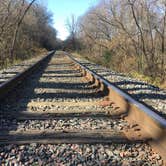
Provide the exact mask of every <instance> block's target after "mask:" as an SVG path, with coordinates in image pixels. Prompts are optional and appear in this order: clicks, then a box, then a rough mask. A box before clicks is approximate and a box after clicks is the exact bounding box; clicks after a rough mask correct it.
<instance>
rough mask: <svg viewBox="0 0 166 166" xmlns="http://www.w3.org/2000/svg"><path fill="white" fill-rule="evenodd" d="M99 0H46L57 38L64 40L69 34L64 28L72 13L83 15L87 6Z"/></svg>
mask: <svg viewBox="0 0 166 166" xmlns="http://www.w3.org/2000/svg"><path fill="white" fill-rule="evenodd" d="M98 1H99V0H47V6H48V10H50V11H51V12H52V13H53V15H54V27H55V28H56V29H57V31H58V38H60V39H62V40H64V39H65V38H66V37H67V36H68V35H69V34H68V31H67V29H66V26H65V24H66V20H67V18H70V16H71V15H72V14H73V15H75V16H76V17H79V16H81V15H83V14H84V13H85V12H86V11H87V10H88V8H89V7H91V6H94V5H96V4H97V3H98Z"/></svg>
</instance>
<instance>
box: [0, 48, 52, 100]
mask: <svg viewBox="0 0 166 166" xmlns="http://www.w3.org/2000/svg"><path fill="white" fill-rule="evenodd" d="M54 53H55V51H50V52H48V54H47V55H46V56H44V57H43V58H41V59H40V60H39V61H37V62H36V63H34V64H33V65H31V66H30V67H28V68H27V69H25V70H24V71H22V72H20V73H18V74H16V75H15V76H14V77H12V78H10V79H9V80H8V81H5V82H4V83H2V84H0V99H2V98H4V97H5V95H6V94H8V92H9V91H10V90H12V89H13V88H14V87H15V86H17V85H18V84H19V83H20V82H21V81H22V80H23V79H24V78H25V77H26V75H27V74H28V73H30V72H32V71H33V70H34V68H35V67H37V66H38V65H39V64H41V63H42V62H43V61H44V60H45V59H47V58H48V57H50V56H51V55H53V54H54Z"/></svg>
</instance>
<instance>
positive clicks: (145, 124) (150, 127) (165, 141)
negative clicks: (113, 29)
mask: <svg viewBox="0 0 166 166" xmlns="http://www.w3.org/2000/svg"><path fill="white" fill-rule="evenodd" d="M65 55H66V56H68V57H69V58H70V59H71V60H72V61H73V62H74V63H75V64H76V65H77V66H78V68H79V69H81V70H82V72H83V73H84V75H85V76H86V75H87V77H88V78H93V80H94V79H95V80H97V81H98V82H100V84H102V85H103V86H104V87H106V88H107V91H108V97H109V100H110V101H113V102H114V103H115V104H116V105H117V106H120V107H119V108H121V110H122V111H121V112H122V113H125V115H126V117H125V118H126V120H127V121H128V122H129V123H133V122H136V123H137V124H139V125H140V126H141V130H142V135H145V136H146V135H149V136H150V137H151V138H152V141H150V142H149V143H150V144H151V145H152V146H153V148H154V149H155V150H156V151H157V152H159V154H160V155H161V156H162V157H163V160H164V163H166V155H165V154H166V120H165V119H164V118H163V117H162V116H160V115H159V114H157V113H156V112H154V111H153V110H152V109H150V108H149V107H148V106H146V105H144V104H143V103H141V102H139V101H137V100H136V99H134V98H133V97H132V96H131V95H130V94H128V93H127V92H124V91H123V90H121V89H120V88H118V87H117V86H116V85H114V84H113V83H111V82H109V81H108V80H106V79H105V78H103V77H102V76H100V75H99V74H97V73H95V72H94V71H92V70H91V69H89V68H88V67H87V66H85V65H83V64H82V63H80V62H79V61H78V60H76V59H75V58H73V57H72V55H71V54H68V53H65ZM89 75H90V76H91V77H89Z"/></svg>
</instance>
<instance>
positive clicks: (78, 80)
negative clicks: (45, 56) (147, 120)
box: [0, 55, 163, 166]
mask: <svg viewBox="0 0 166 166" xmlns="http://www.w3.org/2000/svg"><path fill="white" fill-rule="evenodd" d="M71 67H72V65H71V64H70V63H69V60H67V59H66V58H64V56H62V55H55V56H54V57H53V58H52V60H51V61H50V62H49V65H48V67H47V68H46V69H44V70H43V71H41V72H39V73H37V74H34V75H32V76H31V77H30V78H29V80H27V81H26V83H25V84H24V85H19V88H17V89H15V90H14V93H11V94H10V97H8V98H7V99H6V100H4V101H3V104H2V105H1V107H0V108H1V109H0V110H1V111H2V112H1V113H3V112H5V111H9V110H10V111H13V112H16V113H17V111H27V112H28V111H29V112H43V111H44V112H49V111H51V112H53V111H57V112H58V111H66V112H67V111H73V110H81V109H83V108H84V109H86V110H89V111H92V112H93V111H95V110H97V111H98V110H102V111H105V109H111V108H101V107H100V106H90V104H89V106H72V103H74V104H75V105H77V104H78V103H79V102H82V103H84V102H87V103H88V102H89V103H93V102H96V103H98V102H100V101H102V100H103V96H101V95H100V94H98V93H96V92H97V89H95V88H92V87H91V85H90V84H88V83H87V82H86V81H85V80H84V79H83V78H82V77H81V75H80V73H79V72H77V73H76V72H75V69H74V68H73V69H71ZM87 93H88V94H87ZM16 96H17V97H16ZM40 102H52V103H54V104H53V105H54V106H47V109H46V107H45V106H40V107H38V106H36V105H35V103H40ZM65 102H71V105H70V106H66V105H65V106H64V105H63V103H65ZM29 103H30V104H31V106H28V104H29ZM60 103H61V104H60ZM33 104H34V105H33ZM56 105H57V106H56ZM33 109H35V111H34V110H33ZM125 127H129V124H128V123H127V122H126V121H124V120H120V119H119V120H113V119H103V118H92V117H89V118H81V117H79V118H72V119H67V120H61V119H59V120H55V119H50V120H25V121H18V120H16V119H12V120H11V119H5V118H4V117H1V122H0V129H1V130H7V131H13V130H15V131H17V130H19V131H28V130H29V129H31V130H35V129H39V130H48V129H51V130H55V131H57V130H63V129H80V130H88V129H92V130H94V129H117V130H121V129H122V128H125ZM12 163H13V165H14V164H15V165H41V166H45V165H50V166H51V165H58V166H62V165H65V166H75V165H77V166H87V165H99V166H101V165H103V166H105V165H113V166H114V165H123V166H126V165H138V166H139V165H154V166H156V165H162V164H163V161H162V159H161V157H160V156H159V155H158V154H156V153H154V152H153V151H152V149H151V147H150V146H149V145H148V144H146V143H141V144H139V143H137V144H109V145H107V144H106V145H102V144H95V145H92V144H57V145H51V144H46V145H43V144H36V143H33V144H28V145H1V146H0V165H12Z"/></svg>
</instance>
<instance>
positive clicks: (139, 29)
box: [71, 0, 166, 81]
mask: <svg viewBox="0 0 166 166" xmlns="http://www.w3.org/2000/svg"><path fill="white" fill-rule="evenodd" d="M71 34H72V33H71ZM72 36H73V34H72ZM74 36H75V37H76V38H77V40H78V39H79V45H80V43H81V49H80V50H79V51H81V53H82V54H84V55H86V56H87V57H91V58H93V59H95V60H97V61H98V62H99V63H103V64H104V65H107V66H108V67H111V68H113V69H115V70H117V71H120V72H131V71H137V72H139V73H142V74H144V75H148V76H150V77H151V78H155V77H158V78H160V80H161V81H164V80H165V77H166V1H165V0H118V1H117V0H102V1H101V2H100V3H99V4H98V5H97V6H95V7H93V8H91V9H89V11H88V12H87V13H86V14H85V15H84V16H82V17H81V18H79V19H78V20H77V32H76V33H75V34H74ZM72 39H73V37H72ZM79 48H80V47H79Z"/></svg>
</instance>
